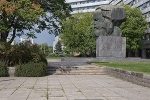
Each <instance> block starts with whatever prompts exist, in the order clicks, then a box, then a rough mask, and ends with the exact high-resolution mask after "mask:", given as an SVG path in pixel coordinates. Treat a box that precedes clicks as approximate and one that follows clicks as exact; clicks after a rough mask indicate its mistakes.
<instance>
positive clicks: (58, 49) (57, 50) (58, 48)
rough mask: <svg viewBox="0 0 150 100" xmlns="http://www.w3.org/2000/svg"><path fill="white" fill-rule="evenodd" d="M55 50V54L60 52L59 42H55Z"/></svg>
mask: <svg viewBox="0 0 150 100" xmlns="http://www.w3.org/2000/svg"><path fill="white" fill-rule="evenodd" d="M55 49H56V53H60V52H62V45H61V42H60V40H59V41H58V42H57V44H56V46H55Z"/></svg>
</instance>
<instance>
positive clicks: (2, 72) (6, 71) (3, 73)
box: [0, 61, 9, 77]
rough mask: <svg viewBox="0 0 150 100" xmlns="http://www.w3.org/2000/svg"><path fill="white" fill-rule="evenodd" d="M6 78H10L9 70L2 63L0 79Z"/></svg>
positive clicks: (0, 65)
mask: <svg viewBox="0 0 150 100" xmlns="http://www.w3.org/2000/svg"><path fill="white" fill-rule="evenodd" d="M6 76H9V74H8V69H7V67H6V65H5V64H4V63H3V62H2V61H0V77H6Z"/></svg>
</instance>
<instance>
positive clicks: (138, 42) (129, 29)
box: [121, 5, 148, 51]
mask: <svg viewBox="0 0 150 100" xmlns="http://www.w3.org/2000/svg"><path fill="white" fill-rule="evenodd" d="M123 6H124V7H125V10H126V21H125V22H123V23H122V25H121V29H122V36H125V37H126V42H127V45H126V46H127V50H131V51H136V50H137V49H139V48H141V46H142V39H141V37H142V35H143V34H145V31H146V28H147V25H148V23H147V22H146V20H145V18H144V17H143V16H142V13H141V11H140V9H138V8H131V7H130V6H128V5H123Z"/></svg>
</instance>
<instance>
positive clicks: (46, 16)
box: [0, 0, 71, 43]
mask: <svg viewBox="0 0 150 100" xmlns="http://www.w3.org/2000/svg"><path fill="white" fill-rule="evenodd" d="M70 11H71V7H70V6H69V5H68V4H66V3H65V0H0V41H2V42H6V39H7V37H8V36H9V35H10V33H11V32H12V34H11V39H10V41H9V43H11V42H12V41H13V40H14V38H15V37H16V36H21V35H23V34H24V35H27V36H29V37H35V34H34V33H35V32H38V33H40V32H41V31H42V30H44V29H48V30H49V33H54V32H55V33H56V34H57V32H58V30H59V25H60V23H59V22H60V21H61V20H63V19H65V18H66V17H67V16H69V13H70ZM24 30H29V33H24Z"/></svg>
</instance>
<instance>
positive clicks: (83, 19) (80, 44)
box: [61, 13, 96, 56]
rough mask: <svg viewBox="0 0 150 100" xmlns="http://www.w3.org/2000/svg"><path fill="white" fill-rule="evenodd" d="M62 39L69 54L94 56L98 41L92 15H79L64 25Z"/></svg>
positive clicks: (70, 18)
mask: <svg viewBox="0 0 150 100" xmlns="http://www.w3.org/2000/svg"><path fill="white" fill-rule="evenodd" d="M61 38H62V40H63V43H64V46H65V48H66V50H67V51H69V52H80V53H81V54H83V55H84V56H85V55H86V53H87V52H90V54H94V52H95V48H96V42H95V41H96V39H95V35H94V24H93V14H92V13H78V14H75V15H74V16H72V17H69V18H67V20H66V21H63V23H62V31H61Z"/></svg>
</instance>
